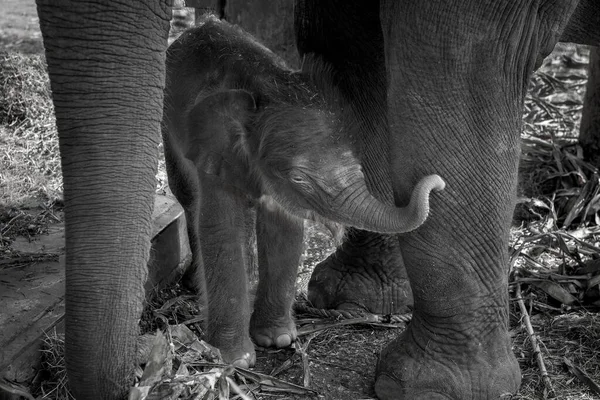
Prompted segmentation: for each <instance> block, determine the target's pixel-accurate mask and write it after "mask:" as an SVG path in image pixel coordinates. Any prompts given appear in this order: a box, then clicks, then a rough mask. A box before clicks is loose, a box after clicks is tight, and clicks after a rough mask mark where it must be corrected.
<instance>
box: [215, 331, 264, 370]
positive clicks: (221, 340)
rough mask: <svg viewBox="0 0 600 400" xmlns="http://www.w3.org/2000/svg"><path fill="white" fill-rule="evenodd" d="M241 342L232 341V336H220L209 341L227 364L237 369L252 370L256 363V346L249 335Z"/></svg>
mask: <svg viewBox="0 0 600 400" xmlns="http://www.w3.org/2000/svg"><path fill="white" fill-rule="evenodd" d="M239 336H246V337H244V338H243V339H242V340H241V341H238V340H231V336H230V335H228V336H227V337H224V335H219V337H215V338H213V339H208V340H207V341H208V342H209V343H210V344H212V345H213V346H215V347H217V348H218V349H219V351H220V352H221V357H222V358H223V361H224V362H225V363H226V364H232V365H234V366H236V367H241V368H250V367H253V366H254V364H255V363H256V351H255V350H254V344H253V343H252V340H250V337H248V335H239Z"/></svg>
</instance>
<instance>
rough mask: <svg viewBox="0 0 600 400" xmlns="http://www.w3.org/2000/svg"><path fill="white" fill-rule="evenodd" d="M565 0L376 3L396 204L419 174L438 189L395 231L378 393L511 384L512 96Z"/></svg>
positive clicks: (515, 122)
mask: <svg viewBox="0 0 600 400" xmlns="http://www.w3.org/2000/svg"><path fill="white" fill-rule="evenodd" d="M442 4H443V6H442ZM574 4H576V2H572V3H569V2H537V1H523V2H519V3H518V4H517V3H514V2H513V1H510V0H502V1H498V0H489V1H487V0H486V1H481V0H478V1H463V2H450V3H448V2H445V3H444V2H396V1H394V0H385V1H383V2H382V10H381V20H382V27H383V32H384V37H385V41H386V48H385V52H386V65H387V72H388V78H389V91H388V104H389V118H390V127H391V137H390V140H391V151H392V155H393V156H392V171H394V175H393V180H394V191H395V194H396V196H397V201H398V204H406V202H407V200H408V199H407V193H410V189H411V187H412V186H413V185H414V184H415V182H416V181H417V179H419V178H420V177H422V176H424V175H427V174H430V173H437V174H439V175H440V176H442V177H443V178H444V179H445V180H446V182H447V186H446V189H445V190H444V192H440V194H439V195H434V196H432V207H431V213H430V217H429V219H428V220H427V221H426V222H425V224H424V225H423V226H422V227H421V228H419V229H418V230H416V231H415V232H413V233H411V234H408V235H403V236H401V237H400V245H401V248H402V254H403V257H404V261H405V264H406V268H407V272H408V276H409V278H410V282H411V286H412V289H413V296H414V313H413V320H412V322H411V324H410V325H409V327H408V328H407V330H406V331H405V332H404V333H403V334H402V335H401V336H400V337H399V338H398V339H396V340H395V341H393V342H392V343H390V344H389V345H388V346H387V347H386V348H385V349H384V351H383V352H382V354H381V357H380V361H379V364H378V369H377V381H376V386H375V390H376V393H377V395H378V397H379V398H381V399H398V398H407V399H442V398H443V399H450V398H451V399H497V398H500V397H501V396H502V395H506V394H510V393H514V392H515V391H516V390H517V389H518V387H519V383H520V374H519V368H518V364H517V361H516V359H515V357H514V355H513V353H512V350H511V343H510V338H509V335H508V282H507V281H508V273H507V268H508V260H507V247H508V229H509V224H510V220H511V215H512V212H513V206H514V197H515V186H516V178H517V164H518V155H519V150H520V146H519V144H520V143H519V133H520V120H521V113H522V106H523V97H524V94H525V90H526V85H527V82H528V78H529V76H530V74H531V72H532V71H533V69H534V67H535V64H536V60H537V59H538V58H537V57H538V56H539V55H541V56H544V55H545V54H544V53H546V54H547V52H548V51H549V50H550V49H551V48H552V47H553V46H554V43H555V40H556V38H555V37H553V35H555V34H556V33H557V32H560V31H561V29H562V24H564V22H565V21H564V19H565V18H568V15H569V13H570V12H571V11H572V8H573V6H574Z"/></svg>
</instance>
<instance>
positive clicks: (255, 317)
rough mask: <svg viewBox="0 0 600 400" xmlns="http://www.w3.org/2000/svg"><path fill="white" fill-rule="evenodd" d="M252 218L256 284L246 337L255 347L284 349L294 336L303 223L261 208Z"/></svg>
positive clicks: (277, 211)
mask: <svg viewBox="0 0 600 400" xmlns="http://www.w3.org/2000/svg"><path fill="white" fill-rule="evenodd" d="M256 214H257V215H256V236H257V237H256V240H257V246H258V268H259V281H258V288H257V291H256V300H255V302H254V313H253V314H252V319H251V321H250V333H251V335H252V338H253V339H254V341H255V342H256V344H258V345H259V346H263V347H271V346H274V347H278V348H281V347H287V346H289V345H290V344H291V343H292V342H293V341H294V340H296V336H297V333H296V324H295V323H294V318H293V317H292V312H291V308H292V304H293V303H294V299H295V296H296V278H297V273H298V265H299V263H300V256H301V255H302V247H303V243H302V240H303V237H304V221H303V220H302V219H299V218H297V217H294V216H290V215H287V214H286V213H284V212H282V211H281V210H278V209H275V210H273V209H269V207H268V206H265V205H262V204H261V205H260V206H259V207H258V210H257V213H256Z"/></svg>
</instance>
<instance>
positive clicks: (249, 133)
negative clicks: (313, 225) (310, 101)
mask: <svg viewBox="0 0 600 400" xmlns="http://www.w3.org/2000/svg"><path fill="white" fill-rule="evenodd" d="M190 118H191V121H190V123H191V125H192V129H194V130H196V132H198V131H204V130H205V129H208V130H209V131H211V132H212V133H207V134H209V136H210V137H211V138H213V142H212V143H206V142H205V144H204V145H208V146H211V147H214V146H215V143H214V138H215V136H219V137H223V135H215V134H214V132H215V130H226V131H227V133H228V137H229V143H228V144H227V145H224V144H223V145H222V147H224V148H225V147H226V148H227V150H225V149H221V150H220V151H221V154H226V153H231V154H234V156H233V157H232V159H235V160H237V162H238V163H239V164H238V165H237V166H235V167H233V168H232V169H235V170H238V171H240V174H241V175H243V174H247V177H245V178H244V177H243V176H241V177H240V176H238V177H236V178H237V179H238V180H239V179H241V180H242V181H243V180H245V181H246V182H245V183H244V184H246V185H247V184H257V185H258V186H259V188H257V189H256V190H255V191H258V192H259V193H260V194H261V195H268V196H270V197H272V199H273V200H275V201H276V202H277V203H278V204H279V205H280V206H281V207H282V208H283V209H285V210H287V211H288V212H290V213H292V214H295V215H297V216H299V217H303V218H306V217H307V216H310V215H311V214H312V213H317V214H318V215H320V216H322V217H324V218H325V219H329V220H331V221H334V222H338V223H342V224H344V225H347V226H354V227H357V228H360V229H365V230H368V231H373V232H382V233H402V232H409V231H412V230H414V229H416V228H418V227H419V226H420V225H421V224H423V222H425V220H426V218H427V215H428V213H429V194H430V192H431V191H432V190H442V189H443V188H444V186H445V184H444V181H443V180H442V179H441V178H440V177H439V176H437V175H430V176H427V177H425V178H423V179H422V180H421V181H420V182H419V183H418V184H417V185H416V187H415V188H414V191H413V193H412V196H411V200H410V203H409V205H408V206H407V207H404V208H398V207H394V206H391V205H388V204H385V203H383V202H381V201H379V200H378V199H377V198H375V197H374V196H373V195H372V194H371V193H370V192H369V190H368V189H367V184H366V181H365V177H364V174H363V172H362V169H361V165H360V162H359V160H358V159H357V157H356V156H355V155H354V154H353V152H352V150H351V145H350V143H351V139H350V137H349V136H348V129H346V128H345V125H344V122H343V121H341V120H340V118H339V117H338V115H337V114H336V113H333V112H330V111H327V110H326V109H324V108H323V107H306V106H302V107H300V106H297V105H290V104H289V103H269V104H267V105H263V106H261V107H257V102H256V99H255V98H254V97H253V96H252V95H251V94H250V93H249V92H247V91H244V90H225V91H222V92H218V93H216V94H212V95H210V96H208V97H206V98H202V99H200V101H198V102H197V104H196V106H195V109H194V110H192V112H191V113H190ZM198 124H202V125H204V126H203V127H202V128H203V129H198V128H200V127H199V126H198ZM194 125H195V126H194ZM231 162H232V161H231V160H230V161H229V163H231Z"/></svg>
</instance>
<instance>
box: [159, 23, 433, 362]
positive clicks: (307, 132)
mask: <svg viewBox="0 0 600 400" xmlns="http://www.w3.org/2000/svg"><path fill="white" fill-rule="evenodd" d="M315 65H316V66H315V68H314V71H312V73H310V74H302V73H299V72H294V71H292V70H290V69H289V68H288V67H287V66H286V65H285V64H284V63H283V62H282V61H281V60H280V59H279V58H278V57H277V56H275V55H274V54H273V53H272V52H271V51H269V50H268V49H267V48H265V47H264V46H262V45H261V44H259V43H258V42H257V41H256V40H255V39H254V38H252V37H251V36H250V35H249V34H247V33H245V32H243V31H242V30H240V29H239V28H237V27H234V26H231V25H229V24H227V23H225V22H221V21H219V20H216V19H211V18H209V19H207V21H206V22H205V23H204V24H203V25H201V26H197V27H195V28H192V29H190V30H188V31H186V32H185V33H184V34H183V35H181V37H180V38H179V39H178V40H176V41H175V42H174V43H173V44H172V45H171V46H170V47H169V49H168V51H167V77H166V90H165V103H164V104H165V108H164V117H163V140H164V146H165V156H166V163H167V172H168V175H169V184H170V186H171V188H172V190H173V193H174V194H175V196H176V197H177V199H178V200H179V202H180V203H181V205H182V206H183V207H184V209H185V215H186V218H187V224H188V235H189V240H190V246H191V248H192V254H193V261H192V263H193V265H192V271H193V274H194V281H195V284H196V285H197V286H198V290H199V292H200V293H201V295H202V296H204V297H205V299H204V300H205V301H206V304H207V306H208V307H207V336H208V337H207V341H208V342H209V343H211V344H213V345H215V346H217V347H219V348H220V349H221V352H222V355H223V358H224V360H225V361H227V362H232V363H234V364H236V365H238V366H243V367H248V366H252V365H253V364H254V361H255V352H254V346H253V344H252V341H251V340H250V335H251V336H252V339H253V340H254V342H255V343H256V344H258V345H260V346H265V347H268V346H275V347H278V348H280V347H285V346H289V345H290V344H291V343H292V342H293V341H294V340H295V339H296V328H295V324H294V320H293V318H292V315H291V311H290V309H291V306H292V303H293V301H294V296H295V281H296V273H297V267H298V264H299V258H300V255H301V251H302V239H303V219H302V218H311V219H316V220H322V221H327V220H330V221H334V222H336V223H341V224H344V225H351V226H355V227H358V228H361V229H365V230H370V231H376V232H388V233H395V232H398V233H400V232H408V231H411V230H414V229H416V228H417V227H419V226H420V225H421V224H422V223H423V222H424V221H425V219H426V218H427V214H428V211H429V193H430V192H431V191H432V190H441V189H443V187H444V182H443V181H442V180H441V178H440V177H438V176H437V175H432V176H428V177H425V178H423V179H422V180H421V181H420V182H419V183H418V184H417V186H416V187H415V189H414V192H413V194H412V197H411V201H410V204H409V205H408V206H407V207H406V208H396V207H393V206H391V205H388V204H384V203H382V202H380V201H379V200H377V199H376V198H375V197H373V196H372V195H371V194H370V193H369V191H368V190H367V186H366V183H365V178H364V175H363V173H362V171H361V166H360V163H359V161H358V159H357V158H356V157H355V156H354V155H353V152H352V137H353V131H354V130H355V129H359V128H360V124H359V123H357V121H354V120H353V119H352V117H351V115H350V114H349V113H348V112H347V111H345V108H344V107H343V106H342V105H341V104H340V100H338V98H339V96H338V95H337V94H336V91H335V89H334V88H332V87H331V84H330V83H328V82H330V79H327V74H328V70H327V68H326V67H325V66H319V63H318V62H316V63H315ZM252 208H254V209H255V210H256V221H255V222H254V220H253V218H252V217H251V216H252V215H253V213H252ZM254 223H255V225H254ZM250 229H256V238H257V247H258V264H259V283H258V288H257V293H256V300H255V303H254V312H253V313H252V315H251V312H250V310H251V308H250V304H249V299H248V293H247V282H246V272H245V267H246V265H247V263H248V260H249V250H248V246H247V243H248V240H249V238H250V237H252V236H253V235H252V234H253V232H252V231H250ZM250 315H251V316H250ZM249 333H250V335H249Z"/></svg>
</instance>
